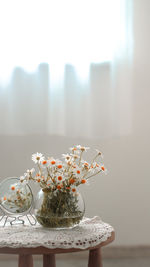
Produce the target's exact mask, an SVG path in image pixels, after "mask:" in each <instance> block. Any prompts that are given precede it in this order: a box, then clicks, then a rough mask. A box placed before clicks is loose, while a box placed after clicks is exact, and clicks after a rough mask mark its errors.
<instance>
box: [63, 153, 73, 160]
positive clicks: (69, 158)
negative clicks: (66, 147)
mask: <svg viewBox="0 0 150 267" xmlns="http://www.w3.org/2000/svg"><path fill="white" fill-rule="evenodd" d="M62 157H63V158H64V159H65V161H69V160H71V156H70V155H69V154H62Z"/></svg>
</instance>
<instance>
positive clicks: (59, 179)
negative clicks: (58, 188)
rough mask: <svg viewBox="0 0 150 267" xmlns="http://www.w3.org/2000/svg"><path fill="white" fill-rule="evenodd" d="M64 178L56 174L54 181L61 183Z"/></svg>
mask: <svg viewBox="0 0 150 267" xmlns="http://www.w3.org/2000/svg"><path fill="white" fill-rule="evenodd" d="M64 180H65V178H64V177H63V176H62V175H57V177H56V181H57V182H58V183H61V182H63V181H64Z"/></svg>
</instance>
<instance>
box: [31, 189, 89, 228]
mask: <svg viewBox="0 0 150 267" xmlns="http://www.w3.org/2000/svg"><path fill="white" fill-rule="evenodd" d="M84 212H85V205H84V201H83V198H82V196H81V194H80V193H79V192H76V193H74V194H72V193H71V192H70V191H69V190H66V192H64V191H61V190H57V191H54V192H50V191H49V190H47V189H41V190H40V191H39V193H38V195H37V198H36V201H35V216H36V218H37V221H38V222H39V223H40V224H41V225H42V226H44V227H48V228H55V229H62V228H72V227H74V226H76V225H77V224H79V222H80V221H81V220H82V218H83V215H84Z"/></svg>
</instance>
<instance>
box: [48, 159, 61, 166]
mask: <svg viewBox="0 0 150 267" xmlns="http://www.w3.org/2000/svg"><path fill="white" fill-rule="evenodd" d="M58 162H59V161H58V159H54V158H50V159H49V160H48V164H49V166H51V167H52V166H56V165H57V163H58Z"/></svg>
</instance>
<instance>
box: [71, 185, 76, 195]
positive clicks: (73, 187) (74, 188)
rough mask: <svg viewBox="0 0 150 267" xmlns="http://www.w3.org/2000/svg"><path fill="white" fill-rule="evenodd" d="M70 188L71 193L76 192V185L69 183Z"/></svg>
mask: <svg viewBox="0 0 150 267" xmlns="http://www.w3.org/2000/svg"><path fill="white" fill-rule="evenodd" d="M70 188H71V192H72V193H73V194H76V193H77V187H76V186H75V185H71V186H70Z"/></svg>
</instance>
